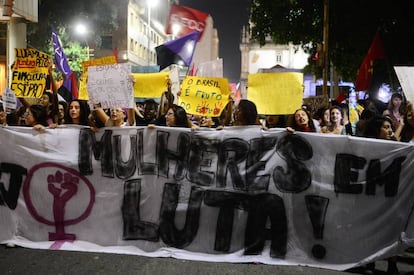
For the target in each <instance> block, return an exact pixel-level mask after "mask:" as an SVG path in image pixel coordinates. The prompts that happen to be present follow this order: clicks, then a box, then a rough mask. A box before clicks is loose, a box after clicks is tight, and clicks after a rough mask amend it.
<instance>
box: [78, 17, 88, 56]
mask: <svg viewBox="0 0 414 275" xmlns="http://www.w3.org/2000/svg"><path fill="white" fill-rule="evenodd" d="M75 32H76V33H77V34H78V35H80V36H82V37H83V38H84V39H85V44H86V54H87V56H88V60H89V43H88V40H87V37H86V36H87V34H88V29H87V27H86V25H85V24H83V23H77V24H76V26H75Z"/></svg>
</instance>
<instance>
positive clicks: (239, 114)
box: [233, 99, 259, 126]
mask: <svg viewBox="0 0 414 275" xmlns="http://www.w3.org/2000/svg"><path fill="white" fill-rule="evenodd" d="M233 116H234V123H233V125H234V126H245V125H259V123H258V122H257V108H256V104H254V103H253V102H252V101H250V100H247V99H241V100H240V101H239V104H237V106H236V108H235V110H234V113H233Z"/></svg>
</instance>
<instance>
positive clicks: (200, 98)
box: [178, 76, 230, 117]
mask: <svg viewBox="0 0 414 275" xmlns="http://www.w3.org/2000/svg"><path fill="white" fill-rule="evenodd" d="M229 95H230V86H229V83H228V80H227V79H226V78H218V77H197V76H187V77H186V78H185V79H184V81H183V83H182V84H181V95H180V97H179V100H178V105H180V106H181V107H183V108H184V109H185V110H186V112H187V113H189V114H196V115H202V116H212V117H215V116H219V115H220V113H221V111H222V110H223V109H224V107H225V106H226V104H227V102H228V101H229Z"/></svg>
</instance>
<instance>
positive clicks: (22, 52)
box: [10, 49, 51, 98]
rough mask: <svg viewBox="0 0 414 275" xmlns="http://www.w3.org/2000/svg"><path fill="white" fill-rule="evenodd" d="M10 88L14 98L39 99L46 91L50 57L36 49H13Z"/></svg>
mask: <svg viewBox="0 0 414 275" xmlns="http://www.w3.org/2000/svg"><path fill="white" fill-rule="evenodd" d="M14 50H15V56H16V57H15V61H14V63H13V66H12V81H11V85H10V88H11V90H13V92H14V93H15V95H16V97H24V98H40V97H42V95H43V91H44V90H45V89H47V87H46V79H47V76H48V67H49V64H50V62H51V57H50V56H49V55H48V54H46V53H43V52H40V51H38V50H36V49H14Z"/></svg>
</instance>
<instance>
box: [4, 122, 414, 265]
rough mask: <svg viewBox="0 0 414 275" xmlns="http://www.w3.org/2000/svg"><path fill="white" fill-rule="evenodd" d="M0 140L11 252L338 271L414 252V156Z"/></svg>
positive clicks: (348, 140)
mask: <svg viewBox="0 0 414 275" xmlns="http://www.w3.org/2000/svg"><path fill="white" fill-rule="evenodd" d="M0 141H1V142H0V150H2V151H5V150H7V151H9V152H10V153H9V154H2V155H0V171H1V173H0V185H1V188H0V242H2V243H7V242H12V243H15V244H17V245H22V246H27V247H31V248H50V249H68V250H69V249H70V250H79V251H102V252H112V253H128V254H135V255H144V256H145V255H147V256H152V257H176V258H180V259H189V260H204V261H227V262H260V263H265V264H273V265H306V266H314V267H322V268H328V269H335V270H345V269H348V268H351V267H354V266H358V265H363V264H365V263H366V262H367V261H372V260H376V259H382V258H387V257H390V256H394V255H397V254H398V253H400V252H401V251H403V250H404V249H405V248H406V247H407V246H412V245H413V244H414V234H413V233H414V227H413V223H412V222H410V221H411V220H413V217H412V216H411V214H412V208H413V205H414V198H413V196H412V194H413V191H414V190H413V189H414V185H413V184H412V178H413V176H414V169H413V167H414V166H413V165H414V163H413V161H414V146H413V145H410V144H405V143H399V142H391V141H382V140H375V139H364V138H356V137H349V136H338V135H322V134H311V133H297V134H291V133H287V132H286V131H285V130H283V129H271V130H269V131H262V130H261V129H260V128H259V127H256V126H249V127H228V128H227V127H226V128H225V129H224V130H222V131H215V130H210V129H206V130H203V129H200V130H198V131H194V130H193V131H192V130H191V129H183V128H181V129H180V128H172V127H157V128H155V129H150V128H147V127H127V128H106V129H101V130H100V131H99V132H97V133H94V132H92V131H91V130H90V129H89V128H79V127H78V128H58V129H47V130H46V131H45V132H44V133H37V134H36V135H33V130H32V129H31V128H23V127H22V128H19V127H6V128H1V129H0ZM29 149H30V150H29Z"/></svg>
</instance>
